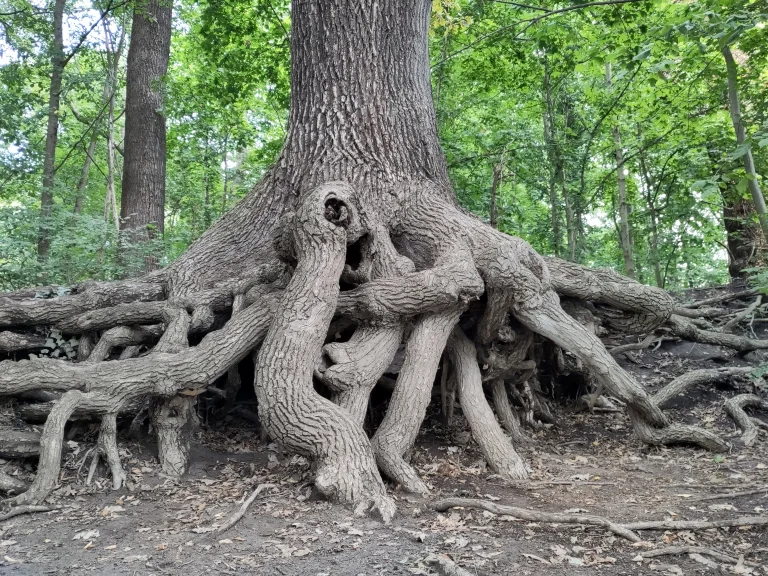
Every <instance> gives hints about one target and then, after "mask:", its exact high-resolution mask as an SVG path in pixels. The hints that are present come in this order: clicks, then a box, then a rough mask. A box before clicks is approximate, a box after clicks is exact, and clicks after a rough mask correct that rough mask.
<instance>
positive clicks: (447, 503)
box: [435, 498, 640, 542]
mask: <svg viewBox="0 0 768 576" xmlns="http://www.w3.org/2000/svg"><path fill="white" fill-rule="evenodd" d="M456 507H459V508H478V509H480V510H487V511H488V512H492V513H494V514H502V515H507V516H514V517H515V518H520V519H522V520H528V521H530V522H546V523H549V524H585V525H587V526H600V527H602V528H606V529H607V530H609V531H611V532H613V533H614V534H616V535H617V536H621V537H622V538H626V539H627V540H629V541H631V542H640V537H639V536H638V535H637V534H635V533H633V532H632V531H631V530H628V529H627V528H625V527H623V526H620V525H618V524H615V523H614V522H611V521H610V520H608V519H607V518H603V517H602V516H592V515H590V514H563V513H559V512H542V511H541V510H531V509H529V508H518V507H517V506H505V505H503V504H495V503H493V502H488V501H486V500H478V499H475V498H448V499H446V500H440V501H439V502H437V503H436V504H435V510H437V511H438V512H444V511H445V510H448V509H449V508H456Z"/></svg>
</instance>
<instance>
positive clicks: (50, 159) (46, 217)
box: [37, 0, 66, 261]
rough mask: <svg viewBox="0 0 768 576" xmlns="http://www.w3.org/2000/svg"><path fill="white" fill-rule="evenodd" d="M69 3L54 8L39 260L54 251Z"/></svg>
mask: <svg viewBox="0 0 768 576" xmlns="http://www.w3.org/2000/svg"><path fill="white" fill-rule="evenodd" d="M65 4H66V0H56V2H55V3H54V5H53V50H52V54H51V86H50V90H49V92H48V128H47V130H46V133H45V157H44V159H43V191H42V193H41V194H40V229H39V232H38V240H37V258H38V260H41V261H44V260H46V259H47V258H48V252H49V251H50V248H51V222H50V219H51V212H52V210H53V184H54V179H55V176H56V145H57V143H58V140H59V102H60V99H61V79H62V76H63V74H64V31H63V28H64V6H65Z"/></svg>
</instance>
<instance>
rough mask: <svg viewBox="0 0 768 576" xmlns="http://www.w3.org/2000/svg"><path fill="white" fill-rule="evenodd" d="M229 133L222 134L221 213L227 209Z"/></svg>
mask: <svg viewBox="0 0 768 576" xmlns="http://www.w3.org/2000/svg"><path fill="white" fill-rule="evenodd" d="M228 161H229V133H227V134H225V135H224V187H223V189H222V192H221V215H222V216H224V212H226V211H227V195H228V194H229V166H228V164H227V162H228Z"/></svg>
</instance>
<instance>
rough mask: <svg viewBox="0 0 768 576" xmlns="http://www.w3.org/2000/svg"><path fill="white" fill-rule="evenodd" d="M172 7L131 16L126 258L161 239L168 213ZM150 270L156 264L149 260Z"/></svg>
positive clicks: (153, 3) (159, 1) (152, 2)
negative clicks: (166, 94) (166, 105)
mask: <svg viewBox="0 0 768 576" xmlns="http://www.w3.org/2000/svg"><path fill="white" fill-rule="evenodd" d="M171 12H172V4H171V3H170V2H165V1H163V0H149V1H148V2H145V3H141V5H140V6H137V7H136V8H135V9H134V12H133V26H132V29H131V41H130V45H129V47H128V71H127V86H126V96H125V144H124V160H123V184H122V196H121V201H120V222H121V226H120V227H121V230H123V231H125V232H126V234H125V244H124V245H123V250H122V251H123V253H124V255H125V254H130V253H131V252H133V248H132V247H131V246H132V245H136V244H140V243H142V242H144V241H146V240H147V239H151V238H161V237H162V235H163V222H164V209H165V113H164V111H163V91H164V89H163V81H164V77H165V75H166V73H167V71H168V58H169V55H170V46H171ZM145 263H146V267H147V268H148V269H151V268H154V267H155V266H156V265H157V262H156V259H154V258H147V259H146V260H145Z"/></svg>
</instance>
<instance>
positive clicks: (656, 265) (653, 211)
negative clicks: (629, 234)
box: [637, 124, 664, 288]
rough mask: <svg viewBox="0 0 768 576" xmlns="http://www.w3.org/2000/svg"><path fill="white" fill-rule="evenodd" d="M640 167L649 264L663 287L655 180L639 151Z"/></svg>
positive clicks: (638, 128)
mask: <svg viewBox="0 0 768 576" xmlns="http://www.w3.org/2000/svg"><path fill="white" fill-rule="evenodd" d="M637 138H638V141H640V142H642V127H641V126H640V124H638V125H637ZM640 168H641V170H642V176H643V180H644V182H645V190H644V192H645V194H644V196H645V205H646V207H647V208H648V218H649V220H650V224H651V238H650V240H649V242H648V244H649V248H650V253H651V264H652V265H653V275H654V278H655V280H656V286H658V287H659V288H664V278H663V277H662V275H661V257H660V255H659V223H658V219H659V215H658V210H657V208H656V198H657V196H658V194H657V191H656V184H657V183H656V182H654V179H653V176H651V173H650V171H649V170H648V163H647V162H646V159H645V152H640Z"/></svg>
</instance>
